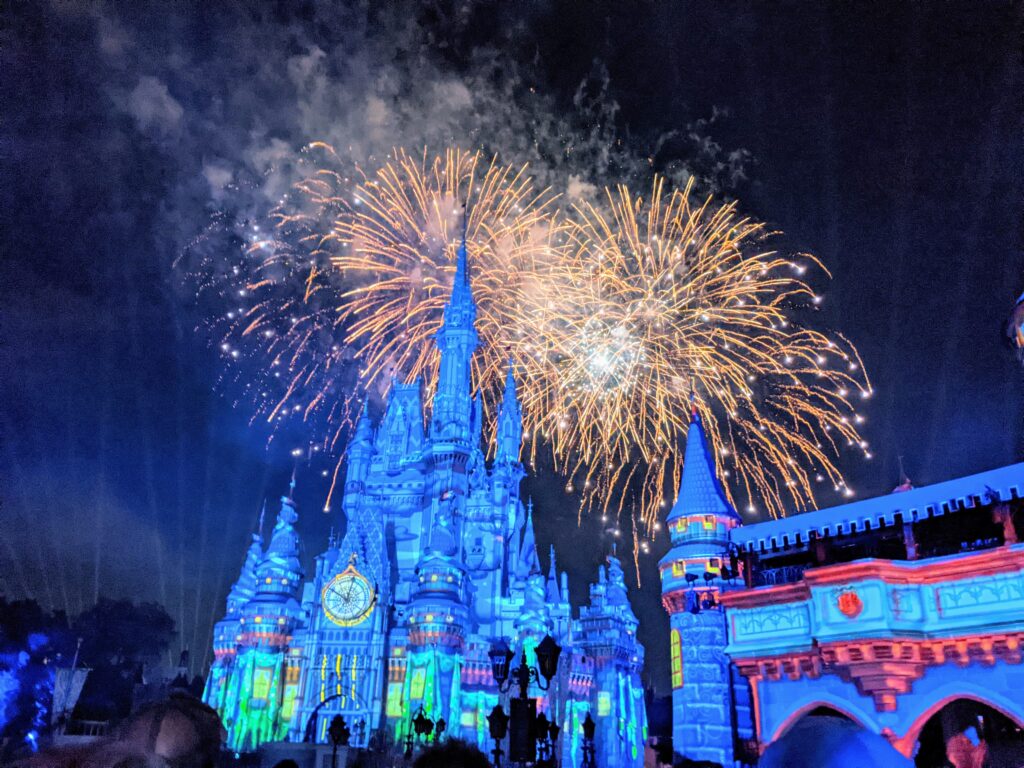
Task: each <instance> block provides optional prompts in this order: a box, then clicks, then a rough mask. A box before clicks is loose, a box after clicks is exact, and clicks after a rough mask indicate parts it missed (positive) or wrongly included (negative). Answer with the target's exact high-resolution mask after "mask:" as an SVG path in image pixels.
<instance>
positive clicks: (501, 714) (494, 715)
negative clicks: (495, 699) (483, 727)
mask: <svg viewBox="0 0 1024 768" xmlns="http://www.w3.org/2000/svg"><path fill="white" fill-rule="evenodd" d="M487 726H488V728H489V729H490V731H491V738H492V739H494V749H492V750H491V755H492V756H493V757H494V768H501V756H502V755H503V754H505V753H504V752H502V751H501V740H502V739H504V738H505V734H506V733H508V715H506V714H505V710H504V709H502V708H501V704H495V705H494V709H492V710H491V714H489V715H488V716H487Z"/></svg>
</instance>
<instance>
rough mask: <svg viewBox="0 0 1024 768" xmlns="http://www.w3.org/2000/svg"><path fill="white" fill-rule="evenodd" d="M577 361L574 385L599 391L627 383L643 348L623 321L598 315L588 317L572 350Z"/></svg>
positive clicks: (603, 392)
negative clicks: (608, 320)
mask: <svg viewBox="0 0 1024 768" xmlns="http://www.w3.org/2000/svg"><path fill="white" fill-rule="evenodd" d="M573 361H574V362H575V364H576V365H577V371H576V375H575V376H574V377H572V378H575V379H576V380H577V383H576V386H577V387H579V388H581V389H585V390H587V391H590V392H595V393H597V394H598V395H603V394H605V395H606V394H608V393H610V392H611V391H612V390H616V389H620V388H622V387H626V386H628V384H629V382H630V380H631V377H632V376H633V373H634V369H635V367H636V365H637V364H638V363H640V362H642V361H643V350H642V347H641V345H640V341H639V339H637V338H636V337H635V336H634V335H633V333H632V332H631V331H630V329H629V328H628V327H627V326H626V325H625V324H624V323H612V324H610V323H608V322H607V321H606V320H604V319H602V318H600V317H594V318H591V319H590V320H588V321H587V323H586V324H585V325H584V326H583V330H582V332H581V334H580V340H579V344H578V345H577V347H576V348H575V349H574V350H573Z"/></svg>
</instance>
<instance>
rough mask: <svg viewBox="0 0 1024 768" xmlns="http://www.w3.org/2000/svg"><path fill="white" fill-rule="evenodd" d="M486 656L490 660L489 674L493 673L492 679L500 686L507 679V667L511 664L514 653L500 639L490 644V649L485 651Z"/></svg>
mask: <svg viewBox="0 0 1024 768" xmlns="http://www.w3.org/2000/svg"><path fill="white" fill-rule="evenodd" d="M487 656H488V658H490V660H491V674H492V675H494V681H495V682H496V683H497V684H498V687H499V688H501V686H503V685H504V684H505V681H506V680H508V671H509V667H510V666H511V664H512V659H513V658H514V657H515V654H514V653H512V651H511V649H510V648H509V647H508V643H506V642H505V641H504V640H501V641H500V642H498V643H495V644H494V645H492V646H491V649H490V650H489V651H488V652H487Z"/></svg>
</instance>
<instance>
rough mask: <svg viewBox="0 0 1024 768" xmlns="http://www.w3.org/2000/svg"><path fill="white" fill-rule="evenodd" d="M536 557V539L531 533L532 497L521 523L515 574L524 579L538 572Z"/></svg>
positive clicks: (538, 566) (538, 562)
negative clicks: (521, 539) (520, 539)
mask: <svg viewBox="0 0 1024 768" xmlns="http://www.w3.org/2000/svg"><path fill="white" fill-rule="evenodd" d="M540 572H541V570H540V561H539V560H538V559H537V539H536V538H535V537H534V533H533V499H530V501H529V503H528V504H527V507H526V523H525V524H524V525H523V542H522V544H520V545H519V568H518V573H517V575H518V576H519V577H520V578H523V579H525V578H526V577H527V576H529V575H530V574H531V573H540Z"/></svg>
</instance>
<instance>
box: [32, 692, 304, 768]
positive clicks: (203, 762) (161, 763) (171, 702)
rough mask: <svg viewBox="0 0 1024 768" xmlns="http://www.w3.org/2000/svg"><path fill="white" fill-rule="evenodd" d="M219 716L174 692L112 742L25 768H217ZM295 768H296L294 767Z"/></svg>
mask: <svg viewBox="0 0 1024 768" xmlns="http://www.w3.org/2000/svg"><path fill="white" fill-rule="evenodd" d="M225 735H226V734H225V733H224V727H223V726H222V725H221V722H220V718H219V717H218V716H217V713H216V712H215V711H214V710H213V709H211V708H210V707H208V706H206V705H205V704H203V703H202V702H201V701H199V700H198V699H196V698H195V697H193V696H190V695H189V694H187V693H185V692H183V691H174V692H172V693H171V695H170V696H169V697H168V698H167V699H166V700H164V701H158V702H153V703H151V704H147V705H145V706H144V707H142V708H141V709H140V710H139V711H138V712H136V713H135V714H133V715H131V716H130V717H129V718H128V719H127V720H125V721H124V722H123V723H122V724H121V726H120V727H119V728H118V729H117V732H116V733H115V735H114V736H113V737H112V738H108V739H103V740H101V741H98V742H96V743H94V744H90V745H88V746H82V747H66V748H59V749H49V750H44V751H42V752H40V753H39V754H37V755H34V756H33V757H31V758H30V759H28V760H26V761H24V762H22V763H19V764H18V765H19V766H20V767H21V768H215V766H216V765H217V762H218V758H219V756H220V746H221V743H222V742H223V740H224V737H225ZM296 768H297V767H296Z"/></svg>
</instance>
